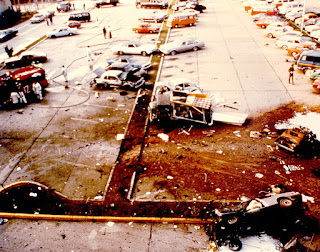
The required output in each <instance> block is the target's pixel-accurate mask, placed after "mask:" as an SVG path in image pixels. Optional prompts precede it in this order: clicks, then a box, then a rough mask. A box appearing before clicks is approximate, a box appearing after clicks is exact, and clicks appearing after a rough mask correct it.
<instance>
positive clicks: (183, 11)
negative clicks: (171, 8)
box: [175, 9, 200, 17]
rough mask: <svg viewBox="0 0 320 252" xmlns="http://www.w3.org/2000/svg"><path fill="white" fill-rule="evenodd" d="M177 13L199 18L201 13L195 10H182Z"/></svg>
mask: <svg viewBox="0 0 320 252" xmlns="http://www.w3.org/2000/svg"><path fill="white" fill-rule="evenodd" d="M175 13H181V14H184V15H194V16H196V17H198V16H199V14H200V11H197V10H193V9H184V10H181V11H177V12H175Z"/></svg>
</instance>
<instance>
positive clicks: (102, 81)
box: [91, 70, 145, 89]
mask: <svg viewBox="0 0 320 252" xmlns="http://www.w3.org/2000/svg"><path fill="white" fill-rule="evenodd" d="M127 76H128V73H126V72H124V71H121V70H107V71H104V72H103V73H102V74H101V75H100V76H97V77H96V78H94V79H93V80H92V83H91V85H94V86H95V87H97V88H112V87H116V88H123V89H138V88H140V87H142V86H143V85H144V84H145V80H144V78H143V77H141V78H138V79H137V80H135V81H132V80H131V81H130V80H128V79H127Z"/></svg>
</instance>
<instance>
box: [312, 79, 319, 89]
mask: <svg viewBox="0 0 320 252" xmlns="http://www.w3.org/2000/svg"><path fill="white" fill-rule="evenodd" d="M312 87H313V88H314V90H315V91H317V92H320V78H318V79H315V81H314V82H313V85H312Z"/></svg>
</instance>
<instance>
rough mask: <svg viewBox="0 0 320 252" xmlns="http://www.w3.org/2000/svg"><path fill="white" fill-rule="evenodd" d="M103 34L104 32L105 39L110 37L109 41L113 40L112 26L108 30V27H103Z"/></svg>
mask: <svg viewBox="0 0 320 252" xmlns="http://www.w3.org/2000/svg"><path fill="white" fill-rule="evenodd" d="M102 32H103V36H104V38H105V39H106V38H107V35H108V38H109V39H112V34H111V30H110V26H108V30H107V29H106V27H103V29H102Z"/></svg>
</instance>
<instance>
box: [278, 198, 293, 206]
mask: <svg viewBox="0 0 320 252" xmlns="http://www.w3.org/2000/svg"><path fill="white" fill-rule="evenodd" d="M279 205H280V207H291V206H292V205H293V202H292V200H291V199H288V198H283V199H280V200H279Z"/></svg>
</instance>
